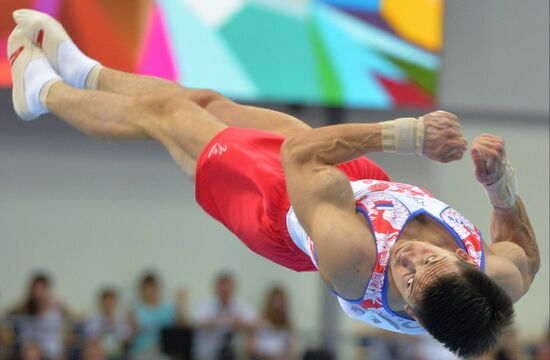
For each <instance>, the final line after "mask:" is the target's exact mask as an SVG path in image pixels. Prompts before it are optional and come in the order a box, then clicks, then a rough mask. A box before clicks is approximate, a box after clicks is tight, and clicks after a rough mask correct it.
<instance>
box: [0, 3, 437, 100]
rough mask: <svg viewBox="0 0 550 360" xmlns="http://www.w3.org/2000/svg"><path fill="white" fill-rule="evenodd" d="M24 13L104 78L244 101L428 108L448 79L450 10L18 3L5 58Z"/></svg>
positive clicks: (0, 45) (1, 67)
mask: <svg viewBox="0 0 550 360" xmlns="http://www.w3.org/2000/svg"><path fill="white" fill-rule="evenodd" d="M18 8H33V9H36V10H40V11H44V12H47V13H48V14H50V15H52V16H54V17H56V18H58V19H59V20H60V21H61V22H62V23H63V25H64V26H65V28H66V29H67V31H68V32H69V34H70V35H71V36H72V37H73V39H74V41H75V43H76V44H77V45H78V46H79V47H81V49H82V50H83V51H84V52H85V53H87V54H88V55H90V56H91V57H94V58H96V59H98V60H99V61H101V62H102V63H103V64H105V65H107V66H110V67H113V68H116V69H119V70H124V71H129V72H134V73H138V74H147V75H154V76H159V77H162V78H165V79H168V80H173V81H177V82H179V83H181V84H184V85H185V86H188V87H198V88H212V89H215V90H217V91H219V92H221V93H223V94H225V95H227V96H229V97H232V98H234V99H237V100H244V101H262V102H284V103H294V104H313V105H330V106H350V107H364V108H374V109H391V108H396V107H430V106H432V105H433V102H434V99H435V94H436V84H437V78H438V73H439V70H440V67H441V58H440V55H439V54H440V52H441V48H442V29H443V24H442V17H443V0H156V1H153V0H116V1H112V0H78V1H76V0H10V1H2V8H1V9H0V51H1V52H2V53H3V54H6V48H7V38H8V35H9V33H10V31H11V30H12V28H13V27H14V26H15V24H14V22H13V20H12V19H11V12H12V11H13V10H15V9H18ZM10 84H11V78H10V71H9V62H8V59H7V56H3V57H2V58H1V59H0V86H3V87H9V86H10Z"/></svg>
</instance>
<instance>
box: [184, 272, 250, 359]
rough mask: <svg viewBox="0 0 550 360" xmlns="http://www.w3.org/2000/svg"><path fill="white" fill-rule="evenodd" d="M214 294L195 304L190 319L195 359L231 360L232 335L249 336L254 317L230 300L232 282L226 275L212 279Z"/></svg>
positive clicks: (232, 288)
mask: <svg viewBox="0 0 550 360" xmlns="http://www.w3.org/2000/svg"><path fill="white" fill-rule="evenodd" d="M215 293H216V296H215V297H214V298H211V299H208V300H206V301H203V302H202V303H201V304H199V306H198V307H197V309H196V310H195V313H194V316H193V320H194V325H195V328H196V329H197V333H196V336H195V351H196V358H197V359H200V360H213V359H215V360H230V359H235V358H236V351H235V341H234V340H235V339H234V338H235V334H236V333H238V332H251V331H252V330H253V327H254V323H255V321H256V314H255V311H254V309H253V308H252V307H250V306H249V305H247V304H246V303H244V302H242V301H240V300H238V299H236V298H235V297H234V294H235V280H234V279H233V277H232V276H231V275H230V274H228V273H222V274H220V275H219V276H218V277H217V278H216V281H215Z"/></svg>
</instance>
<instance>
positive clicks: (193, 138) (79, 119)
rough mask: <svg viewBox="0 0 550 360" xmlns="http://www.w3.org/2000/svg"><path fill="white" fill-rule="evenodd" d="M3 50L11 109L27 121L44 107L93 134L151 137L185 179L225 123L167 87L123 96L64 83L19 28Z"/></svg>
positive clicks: (118, 138)
mask: <svg viewBox="0 0 550 360" xmlns="http://www.w3.org/2000/svg"><path fill="white" fill-rule="evenodd" d="M8 53H9V54H10V62H11V65H12V79H13V92H12V95H13V102H14V108H15V111H16V112H17V114H18V115H19V116H20V117H21V118H23V119H25V120H32V119H34V118H36V117H38V116H39V115H41V114H43V113H45V112H48V111H49V112H52V113H54V114H55V115H57V116H59V117H60V118H61V119H63V120H64V121H65V122H67V123H68V124H70V125H72V126H74V127H76V128H78V129H79V130H81V131H83V132H84V133H86V134H89V135H91V136H94V137H99V138H106V139H115V140H124V139H147V138H152V139H155V140H157V141H159V142H160V143H162V144H163V145H164V146H165V147H166V149H167V150H168V152H169V153H170V154H171V155H172V157H173V158H174V160H175V161H176V162H177V163H178V165H180V167H181V168H182V169H183V170H184V172H185V173H186V174H187V175H188V176H189V177H191V178H192V177H193V176H194V171H195V167H194V165H195V162H196V160H197V158H198V157H199V155H200V154H201V152H202V150H203V148H204V147H205V146H206V144H207V143H208V142H209V141H210V139H211V138H212V137H213V136H214V135H216V134H217V133H218V132H220V131H221V130H223V129H224V128H226V125H225V124H223V123H222V122H220V121H219V120H218V119H217V118H216V117H215V116H213V115H211V114H210V113H208V112H207V111H206V110H205V109H203V108H202V107H200V106H199V105H197V104H196V103H194V102H192V101H190V100H187V99H185V98H182V97H176V96H173V91H171V90H164V91H156V92H154V93H153V94H147V95H139V96H125V95H119V94H114V93H109V92H104V91H95V90H80V89H76V88H74V87H72V86H69V85H67V84H66V83H65V82H64V81H62V80H61V79H60V77H59V76H58V75H57V74H56V72H55V71H54V69H53V68H52V66H51V65H50V63H49V62H48V60H47V59H46V58H45V56H44V54H43V53H42V51H41V50H40V49H39V48H38V47H37V46H35V45H34V44H32V43H31V41H30V40H29V39H28V38H27V37H26V36H25V34H24V33H23V31H22V29H21V28H19V27H17V28H16V29H15V30H14V31H13V32H12V34H11V35H10V37H9V40H8Z"/></svg>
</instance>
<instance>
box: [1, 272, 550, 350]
mask: <svg viewBox="0 0 550 360" xmlns="http://www.w3.org/2000/svg"><path fill="white" fill-rule="evenodd" d="M236 292H237V287H236V280H235V278H234V277H233V276H232V275H231V274H230V273H227V272H224V273H220V274H219V275H218V276H217V277H216V278H215V279H214V286H213V294H212V296H211V298H209V299H204V300H203V301H201V302H200V303H199V304H198V306H196V307H195V308H194V309H192V310H190V309H189V308H188V304H187V298H188V296H187V293H186V291H185V290H179V291H177V293H176V296H175V299H174V300H172V301H169V300H167V299H166V298H165V297H163V291H162V284H161V280H160V278H159V277H158V275H157V274H156V273H154V272H146V273H144V274H143V275H142V276H141V278H140V279H139V284H138V294H137V297H136V300H135V301H134V302H133V303H132V305H131V306H130V307H129V308H128V309H123V308H122V304H121V301H120V294H119V293H118V291H117V290H116V289H115V288H110V287H106V288H103V289H101V290H100V291H99V292H98V295H97V310H96V311H95V313H94V314H93V315H91V316H86V317H83V316H77V315H75V314H74V313H73V312H72V311H71V309H70V308H69V307H68V306H67V305H66V303H64V302H63V301H62V300H61V298H59V297H57V296H55V295H54V291H53V282H52V279H51V277H50V276H48V274H46V273H37V274H35V275H34V276H33V277H32V278H31V280H30V282H29V285H28V290H27V294H26V295H25V296H24V297H23V299H22V300H21V301H20V302H19V303H17V304H15V305H13V306H12V307H10V308H8V309H6V310H5V311H4V313H3V314H2V317H1V321H0V360H4V359H6V360H12V359H17V360H43V359H46V360H169V359H170V360H171V359H174V360H178V359H179V360H187V359H197V360H237V359H246V360H290V359H312V360H313V359H323V360H324V359H327V360H332V359H335V357H334V356H333V355H332V354H331V353H330V352H327V351H323V350H322V349H302V351H301V353H299V351H298V349H299V348H300V347H299V346H297V343H298V342H299V340H300V339H299V336H297V334H296V331H295V328H294V327H293V321H292V320H291V318H290V312H289V298H288V294H287V292H286V291H285V289H284V288H283V287H282V286H279V285H274V286H272V287H271V288H270V289H269V290H268V291H267V293H266V294H265V296H264V301H263V306H262V308H261V309H256V308H254V307H253V306H251V305H250V304H248V303H247V302H246V301H244V300H242V299H240V298H239V297H238V296H237V294H236ZM351 338H352V341H353V343H354V344H355V348H356V350H357V351H356V352H355V354H354V357H355V358H356V359H358V360H370V359H377V360H385V359H391V360H431V359H434V360H435V359H437V360H444V359H454V357H452V355H451V354H449V353H446V352H445V350H444V349H442V347H441V346H439V345H438V344H437V343H435V341H433V340H431V339H430V338H428V337H426V338H424V337H409V336H400V335H392V334H389V333H386V332H383V333H382V332H381V333H372V332H366V333H358V334H355V335H354V336H352V337H351ZM548 351H549V350H548V333H547V334H546V335H545V337H544V338H541V339H536V341H533V342H532V343H531V344H523V343H520V341H519V340H518V336H517V333H516V332H514V331H513V330H512V331H510V332H509V333H508V334H507V335H506V338H505V339H504V341H503V342H502V345H501V346H500V347H499V348H498V349H496V350H495V352H494V353H492V354H488V355H487V356H485V357H483V358H480V359H479V360H521V359H533V360H543V359H544V360H546V359H549V352H548Z"/></svg>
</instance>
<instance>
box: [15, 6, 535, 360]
mask: <svg viewBox="0 0 550 360" xmlns="http://www.w3.org/2000/svg"><path fill="white" fill-rule="evenodd" d="M14 19H15V21H16V23H17V27H16V28H15V29H14V30H13V32H12V33H11V35H10V37H9V40H8V57H9V58H10V62H11V67H12V77H13V104H14V108H15V111H16V113H17V114H18V116H19V117H21V118H22V119H24V120H32V119H35V118H37V117H38V116H40V115H41V114H44V113H48V112H49V113H52V114H55V115H56V116H57V117H59V118H60V119H62V120H63V121H65V122H67V123H68V124H70V125H72V126H74V127H76V128H77V129H79V130H80V131H82V132H84V133H86V134H88V135H91V136H93V137H97V138H101V139H110V140H127V139H135V140H147V139H153V140H156V141H158V142H160V143H161V144H162V145H164V147H165V148H166V150H167V151H168V153H169V154H170V155H171V156H172V158H173V159H174V160H175V162H176V163H177V164H178V166H179V167H180V168H181V169H182V170H183V172H184V173H185V174H186V175H187V176H188V177H189V178H190V179H192V180H193V181H194V183H195V192H196V200H197V202H198V203H199V204H200V206H201V207H202V208H203V209H204V210H205V211H206V212H207V213H208V214H210V215H211V216H212V217H214V218H215V219H216V220H218V221H220V222H221V223H223V224H224V225H225V226H226V227H227V228H228V229H229V230H230V231H231V232H233V233H234V234H235V235H236V236H237V237H238V238H239V239H240V240H241V241H242V242H243V243H244V244H245V245H246V246H248V247H249V248H250V249H251V250H252V251H254V252H255V253H257V254H259V255H261V256H263V257H265V258H267V259H269V260H271V261H273V262H275V263H278V264H280V265H282V266H284V267H286V268H289V269H292V270H295V271H318V272H319V275H320V276H321V278H322V279H323V281H324V282H325V283H326V284H327V286H328V287H329V289H330V290H331V291H332V292H334V294H335V295H336V296H337V297H338V300H339V302H340V305H341V307H342V309H343V310H344V311H345V313H346V314H348V315H349V316H351V317H353V318H356V319H359V320H361V321H364V322H366V323H368V324H371V325H372V326H376V327H379V328H382V329H386V330H390V331H395V332H400V333H406V334H418V333H423V332H426V331H427V332H429V333H430V334H431V335H432V336H433V337H434V338H435V339H437V340H438V341H440V342H441V343H443V344H444V345H445V346H446V347H447V348H448V349H449V350H451V351H453V352H455V353H456V354H458V355H459V356H462V357H472V356H477V355H480V354H483V353H485V352H487V351H489V350H490V349H491V348H492V347H494V346H495V345H496V344H497V343H498V340H499V338H500V335H501V334H502V332H503V331H505V330H506V328H507V327H508V326H509V325H510V324H511V323H512V321H513V317H514V309H513V303H514V302H516V301H517V300H519V299H520V298H521V297H522V296H523V295H524V294H525V293H526V292H527V290H528V289H529V286H530V285H531V283H532V282H533V279H534V277H535V274H536V273H537V271H538V269H539V266H540V257H539V250H538V246H537V242H536V239H535V236H534V233H533V229H532V227H531V224H530V222H529V218H528V216H527V212H526V209H525V207H524V205H523V203H522V201H521V199H520V198H519V196H518V185H517V178H516V174H515V172H514V169H513V168H512V166H511V164H510V162H509V161H508V160H507V159H506V153H505V148H504V140H503V139H502V138H500V137H498V136H495V135H490V134H483V135H480V136H478V137H477V138H475V139H474V141H473V144H472V146H471V148H470V150H469V152H470V155H471V157H472V160H473V165H474V174H475V177H476V179H477V180H478V181H479V182H480V183H481V184H482V185H483V186H484V188H485V190H486V192H487V195H488V199H489V201H490V202H491V204H492V205H493V212H492V223H491V234H490V236H491V239H492V242H491V245H488V244H487V243H486V242H485V241H484V240H483V239H482V236H481V233H480V231H479V230H478V229H477V228H476V227H475V226H474V224H473V223H472V222H471V221H470V220H468V219H467V218H465V217H464V216H463V215H462V214H461V213H459V212H458V211H457V210H455V209H454V208H452V207H450V206H449V205H447V204H445V203H444V202H442V201H440V200H438V199H436V198H434V197H433V196H432V195H431V194H430V193H429V192H428V191H427V190H425V189H422V188H419V187H417V186H414V185H407V184H402V183H397V182H393V181H392V180H391V179H390V177H389V176H388V174H387V173H386V172H385V171H384V169H382V168H381V167H380V166H378V165H377V164H375V163H374V162H372V161H371V160H369V159H367V158H366V157H364V156H363V155H364V154H365V153H371V152H381V151H384V152H392V153H397V154H419V155H424V156H426V157H427V158H429V159H432V160H435V161H440V162H444V163H447V162H451V161H455V160H459V159H461V158H462V157H463V154H464V153H465V152H466V151H467V142H466V140H465V138H464V136H463V134H462V131H461V128H460V125H459V122H458V119H457V117H456V116H455V115H453V114H451V113H448V112H445V111H435V112H431V113H429V114H426V115H424V116H423V117H420V118H399V119H395V120H391V121H383V122H378V123H362V124H342V125H335V126H326V127H320V128H316V129H312V128H311V127H310V126H308V125H307V124H305V123H303V122H302V121H300V120H298V119H296V118H294V117H292V116H289V115H286V114H283V113H280V112H275V111H271V110H266V109H262V108H258V107H252V106H244V105H239V104H237V103H235V102H233V101H231V100H229V99H227V98H225V97H224V96H222V95H221V94H219V93H217V92H215V91H212V90H203V89H190V88H186V87H182V86H181V85H178V84H175V83H171V82H168V81H165V80H162V79H158V78H153V77H146V76H138V75H133V74H128V73H123V72H120V71H116V70H113V69H109V68H107V67H104V66H102V65H101V64H100V63H98V62H97V61H95V60H93V59H91V58H89V57H87V56H86V55H84V54H83V53H82V52H81V51H80V50H79V49H78V48H77V47H76V45H75V44H74V42H73V41H72V40H71V38H70V37H69V35H68V34H67V33H66V31H65V30H64V28H63V27H62V25H61V24H60V23H59V22H57V21H56V20H55V19H53V18H52V17H50V16H48V15H46V14H43V13H40V12H37V11H33V10H18V11H15V12H14ZM98 41H100V40H98ZM456 191H459V192H460V191H462V190H461V189H460V188H457V189H456ZM464 196H469V195H468V194H464Z"/></svg>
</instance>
